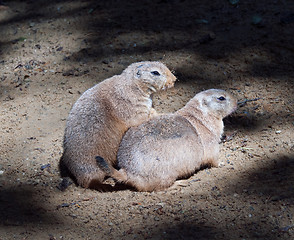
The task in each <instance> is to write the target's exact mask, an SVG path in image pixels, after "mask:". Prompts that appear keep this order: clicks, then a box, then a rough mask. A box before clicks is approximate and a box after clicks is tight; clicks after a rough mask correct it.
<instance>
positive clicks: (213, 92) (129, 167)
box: [96, 89, 237, 191]
mask: <svg viewBox="0 0 294 240" xmlns="http://www.w3.org/2000/svg"><path fill="white" fill-rule="evenodd" d="M236 108H237V101H236V99H235V98H234V97H233V96H232V95H231V94H229V93H227V92H225V91H224V90H218V89H210V90H207V91H203V92H200V93H198V94H196V96H195V97H194V98H192V99H191V100H190V101H189V102H188V103H187V104H186V106H185V107H183V108H182V109H180V110H179V111H177V112H176V113H174V114H166V115H161V116H157V117H155V118H153V119H151V120H149V121H147V122H145V123H142V124H141V125H139V126H137V127H132V128H130V129H129V130H128V131H127V132H126V134H125V135H124V137H123V139H122V142H121V144H120V147H119V150H118V154H117V161H118V167H119V168H120V170H116V169H114V168H113V167H112V166H109V165H108V164H107V163H106V162H105V161H104V160H103V158H101V156H97V157H96V161H97V164H98V165H99V166H100V167H101V169H103V170H104V171H105V172H106V173H107V174H108V175H109V176H111V177H113V178H115V179H116V180H118V181H119V182H123V183H126V184H128V185H131V186H133V187H135V188H136V189H137V190H139V191H158V190H163V189H165V188H168V187H170V186H171V185H172V184H173V183H174V182H175V181H176V180H177V179H178V178H182V177H189V176H191V175H192V174H193V173H194V172H195V171H196V170H198V169H200V167H201V166H204V165H210V166H214V167H217V166H218V165H219V160H218V153H219V141H220V137H221V135H222V133H223V128H224V125H223V121H222V119H223V118H224V117H226V116H228V115H229V114H231V113H232V112H233V111H235V110H236Z"/></svg>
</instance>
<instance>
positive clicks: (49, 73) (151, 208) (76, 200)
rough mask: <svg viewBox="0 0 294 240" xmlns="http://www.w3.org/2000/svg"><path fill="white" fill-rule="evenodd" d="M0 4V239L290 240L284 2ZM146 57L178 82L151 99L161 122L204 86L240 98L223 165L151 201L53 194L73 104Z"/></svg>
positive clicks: (290, 52) (289, 56)
mask: <svg viewBox="0 0 294 240" xmlns="http://www.w3.org/2000/svg"><path fill="white" fill-rule="evenodd" d="M0 4H1V5H0V34H1V38H0V84H1V88H0V106H1V107H0V143H1V145H0V224H1V225H0V239H1V240H2V239H3V240H4V239H50V240H53V239H185V240H186V239H240V240H245V239H269V240H271V239H294V218H293V217H294V216H293V215H294V205H293V204H294V131H293V130H294V114H293V111H294V99H293V93H294V67H293V63H294V47H293V46H294V37H293V36H294V2H293V1H290V0H273V1H266V0H260V1H242V0H240V1H237V0H216V1H199V0H196V1H193V0H170V1H167V0H149V1H148V0H143V1H135V0H130V1H119V0H109V1H91V0H76V1H74V0H72V1H58V0H51V1H43V0H39V1H19V0H18V1H14V0H11V1H9V0H6V1H0ZM142 60H158V61H162V62H164V63H165V64H166V65H167V66H168V67H169V68H170V69H172V70H174V71H175V75H176V76H177V78H178V80H179V81H178V82H177V83H176V85H175V87H174V88H173V89H169V90H167V91H165V92H161V93H158V94H156V95H155V96H154V98H153V99H154V106H155V108H156V109H157V110H158V111H159V112H174V111H175V110H177V109H179V108H181V107H182V106H183V105H184V104H185V103H186V102H187V101H188V100H189V99H190V98H191V97H192V96H194V94H195V93H197V92H199V91H201V90H204V89H209V88H221V89H225V90H228V91H231V92H232V93H233V94H234V95H235V96H236V97H237V98H238V100H239V101H240V102H243V104H241V105H240V106H239V109H238V110H237V112H236V113H234V114H233V115H232V116H230V117H228V118H227V119H226V120H225V141H223V142H222V143H221V152H220V158H221V161H222V163H223V164H222V167H220V168H212V169H204V170H201V171H199V172H197V173H195V175H194V176H192V177H190V178H188V179H186V180H181V181H179V182H177V183H176V184H175V185H174V186H172V187H171V188H169V189H167V190H166V191H162V192H156V193H140V192H136V191H132V190H123V191H115V192H98V191H94V190H88V189H82V188H80V187H78V186H76V185H74V184H72V185H70V186H69V187H68V188H67V189H66V190H65V191H60V190H59V189H58V188H57V186H59V184H60V182H61V179H60V176H59V169H58V162H59V158H60V156H61V154H62V151H63V150H62V140H63V133H64V128H65V121H66V118H67V115H68V113H69V111H70V108H71V106H72V105H73V103H74V102H75V101H76V100H77V99H78V98H79V96H80V95H81V94H82V93H83V92H84V91H85V90H86V89H88V88H90V87H91V86H93V85H95V84H96V83H99V82H100V81H102V80H103V79H106V78H108V77H110V76H113V75H115V74H120V73H121V72H122V70H123V69H124V68H126V67H127V66H128V65H129V64H130V63H133V62H137V61H142ZM247 100H249V101H247ZM250 100H252V101H250ZM108 181H110V182H111V180H108Z"/></svg>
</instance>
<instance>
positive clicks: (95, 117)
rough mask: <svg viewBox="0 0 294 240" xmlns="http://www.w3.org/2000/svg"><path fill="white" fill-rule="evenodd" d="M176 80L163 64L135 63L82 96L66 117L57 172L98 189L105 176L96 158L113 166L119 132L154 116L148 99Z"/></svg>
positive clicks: (123, 131)
mask: <svg viewBox="0 0 294 240" xmlns="http://www.w3.org/2000/svg"><path fill="white" fill-rule="evenodd" d="M175 80H176V77H175V76H174V75H173V74H172V73H171V71H170V70H169V69H168V68H167V67H166V66H165V65H164V64H163V63H160V62H148V61H147V62H138V63H133V64H131V65H130V66H128V67H127V68H126V69H125V70H124V71H123V72H122V73H121V74H120V75H115V76H113V77H111V78H108V79H106V80H104V81H102V82H101V83H99V84H97V85H95V86H94V87H92V88H90V89H88V90H87V91H86V92H84V93H83V94H82V96H81V97H80V98H79V99H78V100H77V102H76V103H75V104H74V105H73V107H72V109H71V111H70V113H69V116H68V119H67V123H66V129H65V134H64V143H63V147H64V152H63V156H62V157H61V160H60V166H61V168H66V169H67V170H69V172H70V174H71V175H73V177H74V178H75V179H76V180H77V183H78V184H79V185H80V186H82V187H85V188H93V189H99V188H100V186H101V183H102V182H103V180H104V178H105V173H104V172H103V171H102V170H101V169H99V167H98V166H97V163H96V161H95V156H97V155H99V156H101V157H103V158H104V159H105V160H106V161H107V163H108V164H110V165H113V164H115V163H116V155H117V150H118V147H119V143H120V142H121V139H122V136H123V134H124V133H125V132H126V131H127V129H128V128H130V127H132V126H137V125H139V124H141V123H142V122H144V121H147V120H148V119H150V118H151V117H153V116H155V115H156V111H155V109H153V108H152V99H151V95H152V94H153V93H154V92H156V91H159V90H164V89H166V88H169V87H173V85H174V82H175Z"/></svg>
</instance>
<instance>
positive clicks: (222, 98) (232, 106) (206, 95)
mask: <svg viewBox="0 0 294 240" xmlns="http://www.w3.org/2000/svg"><path fill="white" fill-rule="evenodd" d="M195 100H196V101H198V102H199V105H200V109H201V110H202V112H203V113H204V114H207V113H208V114H212V115H214V116H216V117H218V118H224V117H226V116H228V115H230V114H231V113H232V112H234V111H235V110H236V109H237V99H236V98H235V97H234V96H233V95H232V94H230V93H228V92H226V91H224V90H221V89H209V90H206V91H203V92H200V93H198V94H196V95H195V97H194V98H193V99H192V101H191V104H193V103H192V102H193V101H195Z"/></svg>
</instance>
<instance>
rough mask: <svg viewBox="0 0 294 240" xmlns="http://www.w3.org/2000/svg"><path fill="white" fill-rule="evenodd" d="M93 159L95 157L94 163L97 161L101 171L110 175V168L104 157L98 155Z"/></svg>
mask: <svg viewBox="0 0 294 240" xmlns="http://www.w3.org/2000/svg"><path fill="white" fill-rule="evenodd" d="M95 159H96V163H97V165H98V167H99V168H100V169H101V170H102V171H103V172H105V173H106V174H107V175H108V176H110V175H111V169H110V167H109V165H108V163H107V162H106V161H105V160H104V158H103V157H100V156H96V157H95Z"/></svg>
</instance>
